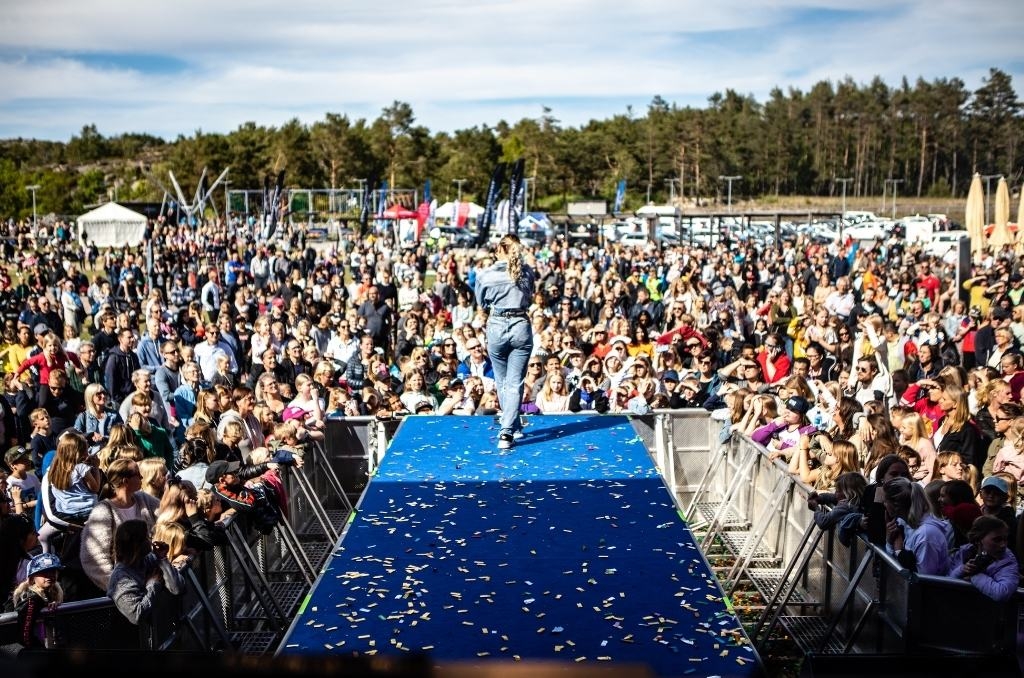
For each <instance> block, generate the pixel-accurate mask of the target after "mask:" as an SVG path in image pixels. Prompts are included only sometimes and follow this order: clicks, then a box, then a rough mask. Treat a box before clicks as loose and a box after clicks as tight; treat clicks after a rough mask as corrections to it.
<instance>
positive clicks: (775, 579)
mask: <svg viewBox="0 0 1024 678" xmlns="http://www.w3.org/2000/svg"><path fill="white" fill-rule="evenodd" d="M744 574H745V575H746V576H747V578H748V579H750V582H751V583H752V584H753V585H754V588H756V589H757V591H758V593H760V594H761V595H762V596H764V598H765V600H771V598H772V596H774V595H775V592H776V591H778V590H779V589H780V588H782V587H784V586H785V580H784V579H783V578H782V577H783V576H784V575H785V574H786V571H785V570H783V569H780V568H775V567H751V568H748V569H747V571H746V572H745V573H744ZM790 576H791V577H792V576H796V574H795V573H790ZM820 604H821V603H819V602H817V601H814V600H811V599H810V598H809V597H808V593H807V592H806V591H804V590H803V589H802V588H800V587H799V586H797V587H796V588H795V589H794V590H793V593H792V594H791V595H790V596H789V602H788V603H787V605H799V606H802V607H804V606H815V607H817V606H819V605H820Z"/></svg>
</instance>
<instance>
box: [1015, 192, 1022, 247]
mask: <svg viewBox="0 0 1024 678" xmlns="http://www.w3.org/2000/svg"><path fill="white" fill-rule="evenodd" d="M1022 229H1024V186H1021V187H1020V200H1019V201H1018V202H1017V246H1016V247H1014V251H1015V252H1016V253H1017V254H1024V233H1021V230H1022Z"/></svg>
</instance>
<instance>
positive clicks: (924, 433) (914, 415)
mask: <svg viewBox="0 0 1024 678" xmlns="http://www.w3.org/2000/svg"><path fill="white" fill-rule="evenodd" d="M902 423H903V424H907V425H909V426H910V427H911V428H913V430H914V436H913V438H910V439H908V440H907V444H908V445H910V446H911V447H913V448H914V449H915V450H916V449H917V444H918V442H920V441H921V439H922V438H930V437H931V433H930V432H929V430H928V428H929V427H928V421H927V420H926V419H925V418H924V417H922V416H921V415H920V414H919V413H918V412H916V411H911V412H907V413H906V414H904V415H903V422H902Z"/></svg>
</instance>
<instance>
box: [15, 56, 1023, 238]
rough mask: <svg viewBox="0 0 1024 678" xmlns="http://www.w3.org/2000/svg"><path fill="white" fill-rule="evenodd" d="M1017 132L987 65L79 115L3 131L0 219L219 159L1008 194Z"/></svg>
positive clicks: (233, 180)
mask: <svg viewBox="0 0 1024 678" xmlns="http://www.w3.org/2000/svg"><path fill="white" fill-rule="evenodd" d="M1022 133H1024V115H1022V109H1021V102H1020V101H1019V99H1018V96H1017V93H1016V92H1015V90H1014V87H1013V83H1012V78H1011V77H1010V76H1009V75H1008V74H1007V73H1005V72H1004V71H1002V70H999V69H997V68H992V69H990V71H989V74H988V76H987V77H985V78H984V79H983V81H982V83H981V86H980V87H979V88H978V89H976V90H974V91H973V92H972V91H969V90H968V89H967V88H966V86H965V84H964V82H963V81H962V80H960V79H959V78H956V77H951V78H939V79H935V80H932V81H926V80H924V79H918V80H917V81H916V82H914V83H911V82H909V81H908V80H907V79H906V78H904V79H903V81H902V82H901V83H899V85H898V86H890V85H888V84H886V83H885V82H883V81H882V80H881V79H880V78H878V77H876V78H874V79H873V80H872V81H871V82H869V83H867V84H862V83H857V82H854V81H853V80H852V79H844V80H841V81H837V82H830V81H822V82H819V83H817V84H816V85H814V87H812V88H811V89H810V90H809V91H801V90H798V89H793V88H790V89H789V90H788V91H783V90H782V89H780V88H776V89H775V90H773V91H772V92H771V93H770V95H769V97H768V99H767V101H757V100H755V99H754V98H753V97H752V96H750V95H743V94H740V93H738V92H735V91H732V90H730V89H726V90H725V91H724V92H720V93H715V94H714V95H712V96H711V97H709V98H708V100H707V105H706V106H705V107H703V108H696V107H679V106H676V105H674V104H672V103H669V102H667V101H665V100H664V99H663V98H662V97H660V96H655V97H653V99H652V100H651V102H650V104H649V105H648V107H647V110H646V111H644V112H643V113H642V114H641V113H640V112H638V111H633V110H631V109H627V110H626V111H625V112H623V113H622V114H620V115H615V116H613V117H612V118H610V119H606V120H591V121H590V122H589V123H587V124H586V125H583V126H580V127H578V128H577V127H567V126H563V125H562V124H561V123H560V121H559V120H558V119H557V116H556V113H555V112H554V111H552V110H550V109H548V108H545V109H543V111H542V115H541V116H540V117H539V118H524V119H522V120H519V121H517V122H514V123H509V122H505V121H502V122H499V123H498V124H496V125H495V126H494V127H493V128H492V127H489V126H486V125H481V126H477V127H473V128H471V129H463V130H458V131H455V132H450V133H449V132H437V133H432V132H431V131H430V130H429V129H426V128H425V127H423V126H421V125H417V124H416V116H415V113H414V111H413V109H412V107H411V106H410V105H409V104H408V103H405V102H401V101H395V102H393V103H392V104H391V105H390V106H387V107H386V108H384V109H383V110H382V111H381V113H380V116H379V117H378V118H377V119H375V120H366V119H358V120H353V119H350V118H349V117H348V116H346V115H345V114H343V113H330V112H329V113H326V114H325V115H324V117H323V119H322V120H318V121H316V122H313V123H312V124H304V123H302V122H301V121H299V120H298V119H292V120H289V121H288V122H286V123H285V124H283V125H281V126H280V127H266V126H261V125H257V124H256V123H254V122H244V123H242V124H240V125H239V127H238V128H237V129H235V130H234V131H232V132H230V133H227V134H219V133H208V132H204V131H202V130H196V131H195V133H194V134H192V135H191V136H189V137H186V136H184V135H181V136H179V137H178V138H177V139H175V140H173V141H167V140H164V139H161V138H158V137H155V136H152V135H146V134H138V133H121V134H116V135H113V136H104V135H103V134H101V133H100V132H99V131H98V130H97V128H96V126H95V125H94V124H86V125H84V126H83V127H82V130H81V132H80V133H79V134H78V135H76V136H73V137H72V138H71V139H70V140H68V141H67V142H66V143H64V142H53V141H39V140H31V139H7V140H0V215H2V216H3V218H8V217H14V218H25V217H30V216H31V214H32V199H33V197H35V199H36V201H37V210H38V214H39V215H43V214H49V213H56V214H58V215H76V214H79V213H81V212H82V211H84V209H85V208H86V207H87V206H89V205H93V204H96V203H98V202H106V201H107V200H113V199H116V200H121V201H129V200H133V201H134V200H142V201H157V202H159V201H160V200H161V198H162V196H163V191H162V190H161V189H160V188H159V187H158V185H157V184H158V183H159V180H163V179H164V178H165V177H166V176H167V172H168V170H171V171H173V172H174V173H175V175H176V176H177V177H178V178H179V179H180V180H181V181H182V183H183V188H184V189H185V192H186V194H187V195H191V193H192V192H193V191H194V190H195V182H196V181H197V180H198V178H199V176H200V173H201V172H202V170H203V168H208V169H209V172H210V173H212V174H213V176H216V175H218V174H220V172H222V171H223V169H224V168H228V167H229V168H230V171H229V175H228V179H229V180H230V188H231V190H240V189H252V190H257V189H259V188H261V187H262V186H263V183H264V179H265V178H266V177H267V176H270V175H273V176H277V174H278V173H279V172H281V171H284V172H285V177H286V180H285V184H286V186H287V187H291V188H357V187H358V186H359V185H360V184H365V183H367V182H370V184H371V185H374V182H379V181H387V182H388V185H389V186H390V187H393V188H399V189H400V188H420V189H421V188H422V187H423V185H424V182H425V181H427V180H430V181H431V183H432V186H433V187H434V188H433V193H434V195H435V196H436V197H438V198H439V199H440V200H444V199H453V198H454V197H455V191H456V188H455V186H456V182H458V186H459V190H460V191H461V193H462V195H463V197H464V198H465V199H473V200H476V201H478V202H481V201H482V200H483V197H484V194H485V193H486V191H487V185H488V182H489V180H490V176H491V172H492V170H493V168H494V166H495V165H496V164H497V163H499V162H507V161H511V160H515V159H518V158H523V159H524V161H525V165H526V170H525V178H526V181H527V182H528V184H529V188H528V190H529V193H530V196H531V198H530V204H531V205H532V206H536V207H537V208H539V209H547V210H550V211H557V210H560V209H564V207H565V205H566V204H567V201H571V200H578V199H600V200H607V201H608V202H609V204H610V203H611V201H612V199H613V197H614V195H615V189H616V186H617V184H618V183H619V181H620V180H623V179H624V180H625V181H626V186H627V193H626V208H627V209H635V208H636V207H639V206H640V205H643V204H645V203H647V202H648V201H653V202H665V201H667V200H669V199H670V198H675V199H677V200H682V201H691V202H692V201H694V200H702V199H716V198H720V197H721V195H722V194H723V192H724V191H725V184H724V182H723V181H721V180H720V177H722V176H724V175H733V176H741V177H742V181H737V182H736V183H735V185H733V186H732V196H733V199H734V200H739V199H743V198H744V197H765V196H767V197H771V196H834V195H838V194H839V192H840V190H842V187H843V186H845V188H846V193H847V195H849V196H851V197H857V196H873V195H880V194H882V192H883V190H884V187H885V186H886V183H887V182H892V181H898V182H899V183H900V193H901V194H902V195H905V196H917V197H922V196H934V197H954V198H955V197H961V196H963V195H965V194H966V192H967V189H968V186H969V183H970V178H971V176H972V174H973V173H974V172H980V173H981V174H984V175H1000V174H1001V175H1005V176H1006V177H1007V180H1008V181H1009V183H1010V186H1011V187H1013V188H1014V190H1016V189H1017V187H1018V186H1019V185H1020V182H1021V179H1022V172H1024V163H1022V162H1021V156H1020V155H1018V153H1019V151H1020V147H1021V140H1022ZM155 178H157V179H158V180H154V179H155ZM190 182H191V187H189V183H190ZM30 186H32V187H34V188H33V189H29V188H28V187H30Z"/></svg>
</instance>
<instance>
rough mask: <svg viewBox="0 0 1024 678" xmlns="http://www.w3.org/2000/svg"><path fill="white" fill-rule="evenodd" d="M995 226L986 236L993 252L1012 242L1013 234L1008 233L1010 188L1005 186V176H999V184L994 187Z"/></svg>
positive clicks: (995, 252)
mask: <svg viewBox="0 0 1024 678" xmlns="http://www.w3.org/2000/svg"><path fill="white" fill-rule="evenodd" d="M994 222H995V226H994V228H993V229H992V235H990V236H989V238H988V244H989V246H990V247H991V248H992V253H993V254H998V253H999V252H1000V251H1002V249H1003V247H1005V246H1006V245H1011V244H1013V236H1012V235H1011V234H1010V228H1009V223H1010V190H1009V189H1008V188H1007V186H1006V177H999V185H998V186H997V187H996V210H995V219H994Z"/></svg>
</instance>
